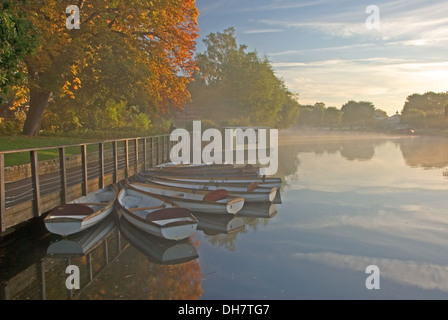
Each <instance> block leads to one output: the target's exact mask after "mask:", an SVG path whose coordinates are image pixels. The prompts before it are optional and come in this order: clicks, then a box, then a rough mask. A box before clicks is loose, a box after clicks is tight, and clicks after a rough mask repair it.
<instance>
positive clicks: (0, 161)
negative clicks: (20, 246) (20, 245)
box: [0, 153, 6, 232]
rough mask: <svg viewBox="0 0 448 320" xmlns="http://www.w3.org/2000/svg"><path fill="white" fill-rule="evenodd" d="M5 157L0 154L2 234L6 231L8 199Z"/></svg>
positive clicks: (0, 216) (0, 217)
mask: <svg viewBox="0 0 448 320" xmlns="http://www.w3.org/2000/svg"><path fill="white" fill-rule="evenodd" d="M5 191H6V190H5V155H4V154H3V153H0V225H1V226H0V227H1V230H0V232H5V230H6V221H5V218H6V217H5V215H6V203H5V201H6V197H5Z"/></svg>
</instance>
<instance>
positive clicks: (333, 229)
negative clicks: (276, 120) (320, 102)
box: [0, 130, 448, 300]
mask: <svg viewBox="0 0 448 320" xmlns="http://www.w3.org/2000/svg"><path fill="white" fill-rule="evenodd" d="M447 142H448V139H446V138H440V137H418V136H386V135H376V134H355V135H353V134H347V133H336V132H313V133H310V132H304V131H295V130H287V131H280V132H279V157H278V160H279V170H278V172H277V174H276V176H278V177H282V178H283V185H282V190H281V203H278V204H275V206H269V205H268V206H264V207H262V208H261V207H260V208H251V209H250V210H249V209H248V210H247V212H246V213H247V214H246V215H242V216H237V217H229V218H223V217H221V218H220V219H216V218H213V217H210V215H208V216H207V215H202V216H199V215H198V220H199V222H200V224H199V226H198V230H197V232H196V233H195V234H194V236H193V237H192V238H191V239H189V240H188V241H185V242H182V243H170V242H168V243H167V242H164V241H160V240H158V239H154V238H148V237H147V236H142V235H141V234H139V233H138V232H137V231H136V230H134V229H132V228H129V226H126V225H124V224H122V223H121V221H115V222H113V223H115V224H114V225H109V226H108V227H107V229H105V230H107V232H105V234H104V237H103V238H100V240H99V241H98V242H97V243H96V244H94V245H91V247H89V249H86V250H88V251H87V252H84V253H80V254H78V255H67V254H65V255H64V254H49V248H50V247H51V246H52V245H55V244H58V243H59V241H60V238H59V237H56V236H53V235H50V234H48V233H47V232H46V231H45V230H44V228H42V226H40V227H39V225H37V226H34V227H33V229H32V230H33V232H25V233H23V232H22V233H20V236H17V237H16V239H13V240H10V241H9V242H7V243H6V242H2V245H1V247H0V249H1V250H0V253H1V255H0V258H1V260H0V271H1V272H0V274H1V275H2V279H1V283H2V287H1V289H2V291H1V293H2V295H1V296H0V297H1V299H37V300H39V299H150V300H157V299H266V300H276V299H282V300H295V299H447V298H448V285H447V283H448V282H447V275H448V254H447V250H448V249H447V248H448V236H447V234H448V216H447V215H446V208H448V197H447V193H448V178H447V176H446V174H444V173H446V171H447V169H448V156H447V155H448V143H447ZM97 234H98V233H97ZM91 238H92V237H91ZM84 239H86V237H84ZM139 239H140V240H139ZM142 239H143V241H142ZM78 244H79V242H78ZM53 248H54V247H53ZM69 264H72V265H77V266H79V268H80V270H81V282H80V283H81V289H80V290H79V291H76V290H75V291H73V292H68V291H67V289H66V288H65V286H64V282H65V279H66V278H67V274H65V272H64V270H65V268H66V266H67V265H69ZM370 265H375V266H377V267H378V270H379V272H380V274H379V279H380V284H381V285H380V288H379V289H372V290H369V289H367V287H366V279H367V277H368V276H369V274H367V273H366V268H367V267H368V266H370Z"/></svg>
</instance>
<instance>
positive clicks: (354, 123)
mask: <svg viewBox="0 0 448 320" xmlns="http://www.w3.org/2000/svg"><path fill="white" fill-rule="evenodd" d="M390 116H399V120H398V121H397V120H396V121H390V122H388V119H389V115H388V114H387V113H386V112H385V111H384V110H381V109H377V108H375V106H374V105H373V103H372V102H368V101H359V102H358V101H348V102H347V103H345V104H344V105H343V106H342V107H341V108H340V109H338V108H337V107H326V106H325V104H324V103H322V102H318V103H316V104H314V105H301V106H300V107H299V113H298V117H297V126H299V127H330V128H334V127H351V128H353V127H357V128H380V129H382V128H387V127H388V126H391V125H408V126H409V127H412V128H416V129H446V128H447V127H448V124H447V118H448V92H446V93H445V92H442V93H435V92H427V93H425V94H417V93H415V94H412V95H410V96H408V97H407V98H406V101H405V103H404V107H403V109H402V110H401V113H400V112H398V111H397V114H394V115H390Z"/></svg>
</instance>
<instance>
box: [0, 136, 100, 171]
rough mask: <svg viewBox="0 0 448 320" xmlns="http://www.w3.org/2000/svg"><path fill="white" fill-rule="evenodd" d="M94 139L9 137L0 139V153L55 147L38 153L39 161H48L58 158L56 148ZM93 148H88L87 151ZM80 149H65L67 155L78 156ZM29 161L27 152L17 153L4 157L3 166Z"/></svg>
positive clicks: (93, 140)
mask: <svg viewBox="0 0 448 320" xmlns="http://www.w3.org/2000/svg"><path fill="white" fill-rule="evenodd" d="M96 141H98V140H95V139H85V138H68V137H27V136H9V137H0V152H1V151H10V150H20V149H32V148H46V147H55V149H48V150H42V151H38V153H37V154H38V159H39V160H50V159H56V158H58V157H59V150H58V149H57V147H59V146H66V145H74V144H81V143H89V142H96ZM92 147H95V146H91V147H89V146H88V150H89V149H92ZM80 149H81V148H79V147H70V148H67V149H66V154H67V155H74V154H80V153H81V150H80ZM29 161H30V154H29V152H17V153H12V154H6V155H5V166H12V165H18V164H24V163H28V162H29Z"/></svg>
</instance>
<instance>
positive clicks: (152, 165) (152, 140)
mask: <svg viewBox="0 0 448 320" xmlns="http://www.w3.org/2000/svg"><path fill="white" fill-rule="evenodd" d="M150 146H151V157H150V159H151V168H152V167H154V137H151V138H150Z"/></svg>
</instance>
